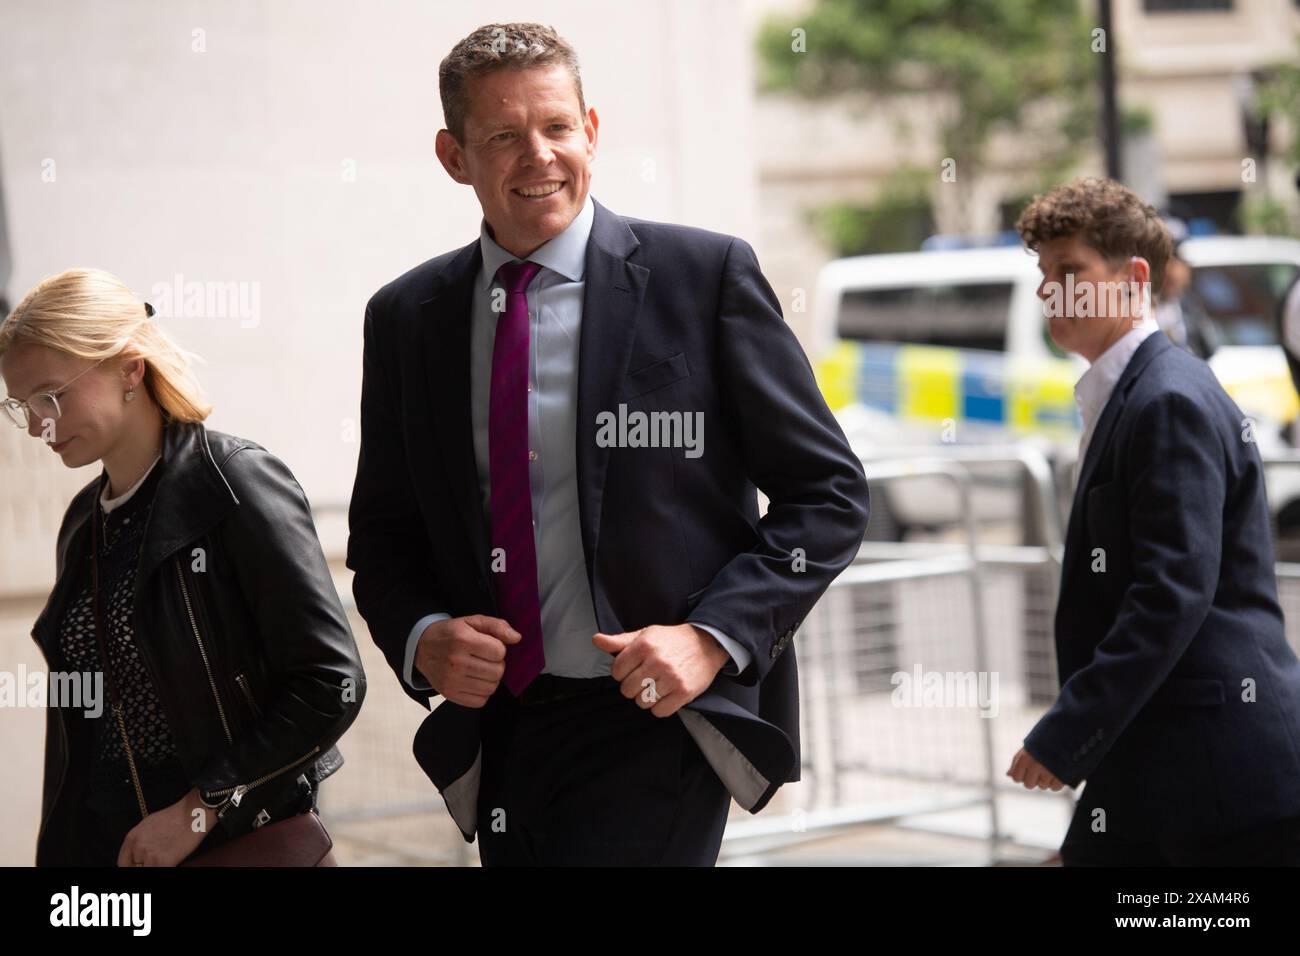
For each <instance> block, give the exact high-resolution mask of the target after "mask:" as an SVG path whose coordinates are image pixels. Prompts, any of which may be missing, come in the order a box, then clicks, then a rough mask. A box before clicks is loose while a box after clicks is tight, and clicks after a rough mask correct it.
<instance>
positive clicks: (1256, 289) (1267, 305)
mask: <svg viewBox="0 0 1300 956" xmlns="http://www.w3.org/2000/svg"><path fill="white" fill-rule="evenodd" d="M1297 271H1300V268H1298V267H1297V266H1296V265H1294V264H1293V263H1290V262H1267V263H1263V262H1261V263H1249V264H1243V265H1225V266H1196V267H1194V268H1193V269H1192V281H1191V289H1190V293H1191V295H1192V296H1193V303H1192V304H1193V305H1198V304H1199V305H1200V306H1201V308H1202V309H1203V310H1204V311H1205V314H1206V315H1207V316H1209V318H1210V320H1211V322H1212V323H1213V324H1214V329H1215V331H1216V332H1217V333H1218V335H1217V338H1218V339H1219V344H1221V345H1277V344H1278V341H1277V313H1278V309H1280V308H1281V301H1282V296H1283V295H1284V294H1285V293H1286V290H1287V288H1288V287H1289V286H1290V284H1291V281H1292V280H1293V279H1294V278H1295V276H1296V272H1297Z"/></svg>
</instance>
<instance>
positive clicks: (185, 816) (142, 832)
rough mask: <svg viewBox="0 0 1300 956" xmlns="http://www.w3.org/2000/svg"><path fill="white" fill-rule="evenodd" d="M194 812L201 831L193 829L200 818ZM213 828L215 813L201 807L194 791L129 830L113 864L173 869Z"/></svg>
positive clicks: (215, 820)
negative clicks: (201, 814) (200, 823)
mask: <svg viewBox="0 0 1300 956" xmlns="http://www.w3.org/2000/svg"><path fill="white" fill-rule="evenodd" d="M195 810H202V811H203V816H202V818H201V819H202V820H203V828H202V829H198V830H196V829H195V827H196V826H197V821H198V820H199V819H200V818H199V817H198V816H196V815H195V813H194V811H195ZM216 825H217V815H216V812H215V811H213V810H210V809H208V808H207V807H205V806H204V805H203V801H202V800H200V799H199V791H198V788H195V789H193V790H191V791H190V792H189V793H187V794H185V796H183V797H181V798H180V799H179V800H177V801H176V802H175V803H173V804H172V805H171V806H170V807H165V808H164V809H162V810H157V811H155V812H154V813H151V814H149V815H148V816H147V817H145V818H144V819H143V820H141V821H140V822H139V823H137V824H136V825H135V826H134V827H132V828H131V832H130V833H128V834H127V835H126V839H125V840H123V841H122V848H121V849H120V850H118V851H117V865H118V866H175V865H176V864H178V863H180V862H181V860H183V859H185V858H186V857H187V856H189V855H190V854H191V853H193V852H194V851H195V850H196V849H197V848H198V846H199V844H200V843H202V842H203V838H204V837H206V836H207V835H208V833H209V832H210V831H211V829H212V827H214V826H216Z"/></svg>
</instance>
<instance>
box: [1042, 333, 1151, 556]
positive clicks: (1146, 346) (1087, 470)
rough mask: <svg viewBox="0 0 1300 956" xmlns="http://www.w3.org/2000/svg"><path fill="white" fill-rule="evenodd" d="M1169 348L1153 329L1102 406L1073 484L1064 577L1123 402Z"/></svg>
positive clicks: (1066, 536) (1122, 408) (1122, 407)
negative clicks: (1140, 376)
mask: <svg viewBox="0 0 1300 956" xmlns="http://www.w3.org/2000/svg"><path fill="white" fill-rule="evenodd" d="M1167 348H1172V346H1171V345H1170V344H1169V340H1168V339H1167V338H1165V336H1164V333H1162V332H1152V333H1151V334H1150V335H1148V336H1147V337H1146V339H1145V341H1143V343H1142V344H1141V345H1139V346H1138V349H1137V351H1136V352H1134V353H1133V357H1132V358H1131V359H1130V360H1129V363H1128V365H1126V366H1125V367H1124V371H1123V372H1122V373H1121V374H1120V377H1119V381H1118V382H1116V383H1115V389H1114V391H1112V392H1111V393H1110V399H1109V400H1108V401H1107V402H1106V406H1105V408H1103V409H1102V412H1101V417H1100V418H1098V419H1097V427H1096V428H1095V429H1093V433H1092V438H1090V439H1089V440H1088V451H1087V453H1086V454H1085V455H1084V457H1083V467H1082V468H1081V469H1080V470H1079V482H1078V484H1076V485H1075V486H1074V501H1073V503H1072V504H1071V505H1070V522H1069V527H1068V528H1067V529H1066V533H1065V554H1064V555H1063V557H1062V560H1061V580H1062V581H1067V580H1069V577H1070V572H1071V571H1072V570H1073V567H1074V558H1075V551H1076V550H1077V549H1076V548H1075V547H1073V546H1072V545H1073V542H1074V541H1076V540H1077V538H1078V535H1079V534H1080V533H1081V532H1080V528H1079V525H1080V523H1081V522H1082V521H1083V502H1084V494H1085V492H1086V491H1087V488H1088V484H1089V482H1090V481H1092V476H1093V474H1094V472H1096V470H1097V466H1098V464H1100V462H1101V459H1102V456H1103V455H1104V454H1105V453H1106V451H1107V446H1108V445H1109V442H1110V436H1111V433H1112V432H1113V431H1114V430H1115V423H1116V422H1118V421H1119V416H1120V412H1122V411H1123V410H1124V403H1125V402H1126V401H1127V400H1128V391H1129V389H1130V388H1131V387H1132V385H1133V382H1134V381H1135V380H1136V379H1137V376H1138V374H1139V373H1140V372H1141V371H1142V369H1143V368H1145V367H1146V365H1147V363H1148V362H1150V361H1151V360H1152V359H1153V358H1155V357H1156V356H1157V355H1159V354H1160V353H1161V352H1163V351H1164V350H1165V349H1167Z"/></svg>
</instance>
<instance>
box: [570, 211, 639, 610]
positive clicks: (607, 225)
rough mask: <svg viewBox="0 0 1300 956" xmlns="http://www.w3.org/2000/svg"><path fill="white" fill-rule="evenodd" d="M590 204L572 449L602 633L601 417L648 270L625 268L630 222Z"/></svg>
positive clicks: (604, 451)
mask: <svg viewBox="0 0 1300 956" xmlns="http://www.w3.org/2000/svg"><path fill="white" fill-rule="evenodd" d="M592 201H593V203H594V204H595V217H594V220H593V222H592V226H591V238H590V239H589V241H588V242H587V257H586V264H585V276H584V279H585V282H586V289H585V292H584V294H583V300H582V332H581V336H580V339H579V343H578V412H577V434H576V435H575V448H576V457H577V462H576V466H577V474H578V507H579V513H580V519H581V524H582V548H583V552H584V554H585V556H586V559H587V580H588V582H590V584H591V589H592V598H593V600H594V601H595V604H596V616H597V621H598V623H600V625H601V626H602V627H612V626H614V623H613V612H612V611H611V610H609V609H608V608H607V605H606V602H605V601H604V599H603V596H602V594H601V589H600V588H597V587H596V582H595V575H594V570H593V561H594V559H595V555H596V545H597V542H598V541H599V540H600V517H601V504H602V500H603V495H604V487H605V475H606V473H607V472H608V470H609V455H610V449H608V448H601V447H598V446H597V444H596V416H597V414H599V413H600V412H602V411H609V412H614V413H617V412H618V405H617V398H618V393H619V389H620V387H621V385H622V382H623V379H624V377H625V376H626V374H627V367H628V362H629V360H630V358H631V355H632V343H633V341H634V340H635V338H636V325H637V319H638V317H639V314H640V307H641V301H642V299H643V297H644V295H645V289H646V284H647V281H648V280H649V277H650V270H649V269H647V268H646V267H645V266H641V265H636V264H634V263H631V262H628V261H627V258H628V256H630V255H631V254H632V251H633V250H634V249H636V247H637V245H638V241H637V238H636V236H635V235H634V234H633V233H632V229H631V228H630V227H629V226H628V224H627V222H626V221H625V220H624V219H623V218H622V217H620V216H616V215H615V214H614V213H612V212H610V211H609V210H608V209H606V208H605V207H604V206H602V205H601V204H600V203H598V202H595V200H594V199H593V200H592ZM602 610H604V613H602Z"/></svg>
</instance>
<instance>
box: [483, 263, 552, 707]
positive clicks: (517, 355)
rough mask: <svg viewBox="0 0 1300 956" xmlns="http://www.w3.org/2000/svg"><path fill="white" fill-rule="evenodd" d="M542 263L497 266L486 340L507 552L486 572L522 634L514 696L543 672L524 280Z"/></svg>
mask: <svg viewBox="0 0 1300 956" xmlns="http://www.w3.org/2000/svg"><path fill="white" fill-rule="evenodd" d="M539 269H541V266H540V265H538V264H537V263H536V262H507V263H505V264H504V265H503V266H502V267H501V268H500V269H498V270H497V277H498V279H499V280H500V282H501V284H502V285H503V286H505V289H506V310H505V312H504V313H503V314H502V315H501V316H500V317H499V318H498V319H497V331H496V341H495V342H494V343H493V345H492V397H491V400H490V402H489V404H488V474H489V480H490V484H491V508H492V548H493V550H494V551H495V549H497V548H501V549H502V551H503V552H504V554H505V570H504V571H497V572H496V573H494V574H493V575H492V580H493V582H494V584H495V585H496V593H497V604H498V606H499V608H500V611H501V615H502V616H503V617H504V618H505V619H506V620H507V621H509V622H510V626H511V627H513V628H514V629H515V630H516V631H518V632H519V633H520V634H521V635H522V640H520V641H519V643H517V644H507V645H506V673H505V684H506V687H507V688H509V690H510V693H512V694H514V695H515V696H516V697H518V696H519V694H520V693H522V692H523V689H524V688H525V687H527V686H528V684H529V682H530V681H532V679H533V678H534V677H536V676H537V675H538V674H540V673H541V672H542V667H543V666H544V665H545V663H546V655H545V653H544V652H543V648H542V612H541V606H540V602H539V600H538V596H537V550H536V545H535V542H534V540H533V496H532V485H531V483H530V481H529V474H528V460H529V459H528V298H527V295H526V290H527V289H528V283H529V282H531V281H532V280H533V276H535V275H537V271H538V270H539Z"/></svg>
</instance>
